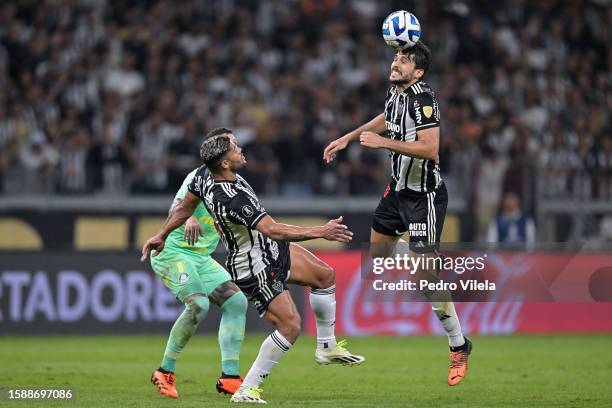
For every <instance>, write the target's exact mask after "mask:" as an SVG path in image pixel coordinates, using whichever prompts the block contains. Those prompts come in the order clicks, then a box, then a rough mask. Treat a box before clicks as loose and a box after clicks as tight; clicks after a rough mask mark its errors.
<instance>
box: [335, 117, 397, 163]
mask: <svg viewBox="0 0 612 408" xmlns="http://www.w3.org/2000/svg"><path fill="white" fill-rule="evenodd" d="M385 130H387V125H386V124H385V114H384V113H381V114H380V115H378V116H376V117H375V118H374V119H372V120H371V121H369V122H368V123H365V124H363V125H361V126H359V127H358V128H357V129H355V130H353V131H351V132H349V133H347V134H346V135H344V136H342V137H340V138H338V139H336V140H334V141H333V142H331V143H330V144H329V145H327V147H326V148H325V151H323V160H325V161H326V162H327V163H330V162H331V161H332V160H334V158H335V157H336V153H337V152H339V151H340V150H343V149H346V146H348V144H349V143H350V142H352V141H353V140H357V138H358V137H359V136H360V135H361V133H363V132H374V133H382V132H384V131H385Z"/></svg>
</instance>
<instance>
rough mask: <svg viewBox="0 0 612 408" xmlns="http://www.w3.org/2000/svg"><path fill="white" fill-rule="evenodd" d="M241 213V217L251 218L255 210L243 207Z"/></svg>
mask: <svg viewBox="0 0 612 408" xmlns="http://www.w3.org/2000/svg"><path fill="white" fill-rule="evenodd" d="M241 211H242V215H244V216H245V217H251V216H252V215H253V213H254V212H255V210H253V207H251V206H250V205H245V206H243V207H242V210H241Z"/></svg>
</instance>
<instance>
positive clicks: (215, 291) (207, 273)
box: [200, 257, 248, 394]
mask: <svg viewBox="0 0 612 408" xmlns="http://www.w3.org/2000/svg"><path fill="white" fill-rule="evenodd" d="M200 271H201V272H200V277H201V280H202V282H203V283H204V287H205V289H206V292H207V293H209V296H208V297H209V299H210V300H211V302H213V303H215V304H216V305H218V306H219V307H220V309H221V322H220V323H219V347H220V349H221V376H220V377H219V380H218V381H217V384H216V388H217V391H218V392H223V393H226V394H233V393H234V392H235V391H236V390H237V389H238V387H240V384H242V378H241V377H240V366H239V358H240V350H241V348H242V342H243V341H244V326H245V322H246V311H247V306H248V303H247V299H246V296H244V294H243V293H242V291H240V289H239V288H238V286H237V285H236V284H235V283H234V282H232V281H231V277H230V275H229V273H227V271H226V270H225V269H224V268H223V267H222V266H221V265H219V264H218V263H217V262H216V261H215V260H214V259H212V258H210V257H207V258H204V260H203V261H202V263H201V264H200Z"/></svg>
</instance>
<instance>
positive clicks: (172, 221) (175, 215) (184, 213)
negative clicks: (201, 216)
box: [140, 191, 200, 261]
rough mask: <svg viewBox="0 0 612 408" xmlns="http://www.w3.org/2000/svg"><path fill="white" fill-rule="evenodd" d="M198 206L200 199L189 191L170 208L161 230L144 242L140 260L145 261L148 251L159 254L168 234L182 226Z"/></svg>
mask: <svg viewBox="0 0 612 408" xmlns="http://www.w3.org/2000/svg"><path fill="white" fill-rule="evenodd" d="M198 204H200V198H199V197H198V196H196V195H195V194H193V193H191V192H190V191H188V192H187V193H186V194H185V197H184V198H183V199H182V200H180V201H177V202H176V203H175V205H173V206H172V207H171V208H170V213H169V214H168V218H166V222H165V223H164V226H163V227H162V229H161V230H160V231H159V232H158V233H157V234H155V235H154V236H153V237H151V238H150V239H149V240H148V241H147V242H145V244H144V246H143V247H142V256H141V258H140V260H141V261H145V260H146V259H147V257H148V256H149V251H150V250H155V251H157V252H158V253H159V252H161V251H162V250H163V249H164V244H165V242H166V238H167V237H168V235H169V234H170V232H172V231H173V230H175V229H176V228H178V227H180V226H181V225H183V224H184V223H185V221H187V219H188V218H189V217H191V215H192V214H193V212H194V211H195V209H196V207H197V206H198Z"/></svg>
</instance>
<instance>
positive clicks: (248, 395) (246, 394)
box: [230, 387, 266, 404]
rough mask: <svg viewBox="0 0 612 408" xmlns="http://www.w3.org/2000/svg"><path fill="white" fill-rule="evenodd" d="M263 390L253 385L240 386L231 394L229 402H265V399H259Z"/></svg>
mask: <svg viewBox="0 0 612 408" xmlns="http://www.w3.org/2000/svg"><path fill="white" fill-rule="evenodd" d="M262 392H263V390H262V389H261V388H255V387H240V388H238V390H237V391H236V392H235V393H234V395H232V399H230V401H231V402H242V403H245V404H265V403H266V401H264V400H262V399H261V393H262Z"/></svg>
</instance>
